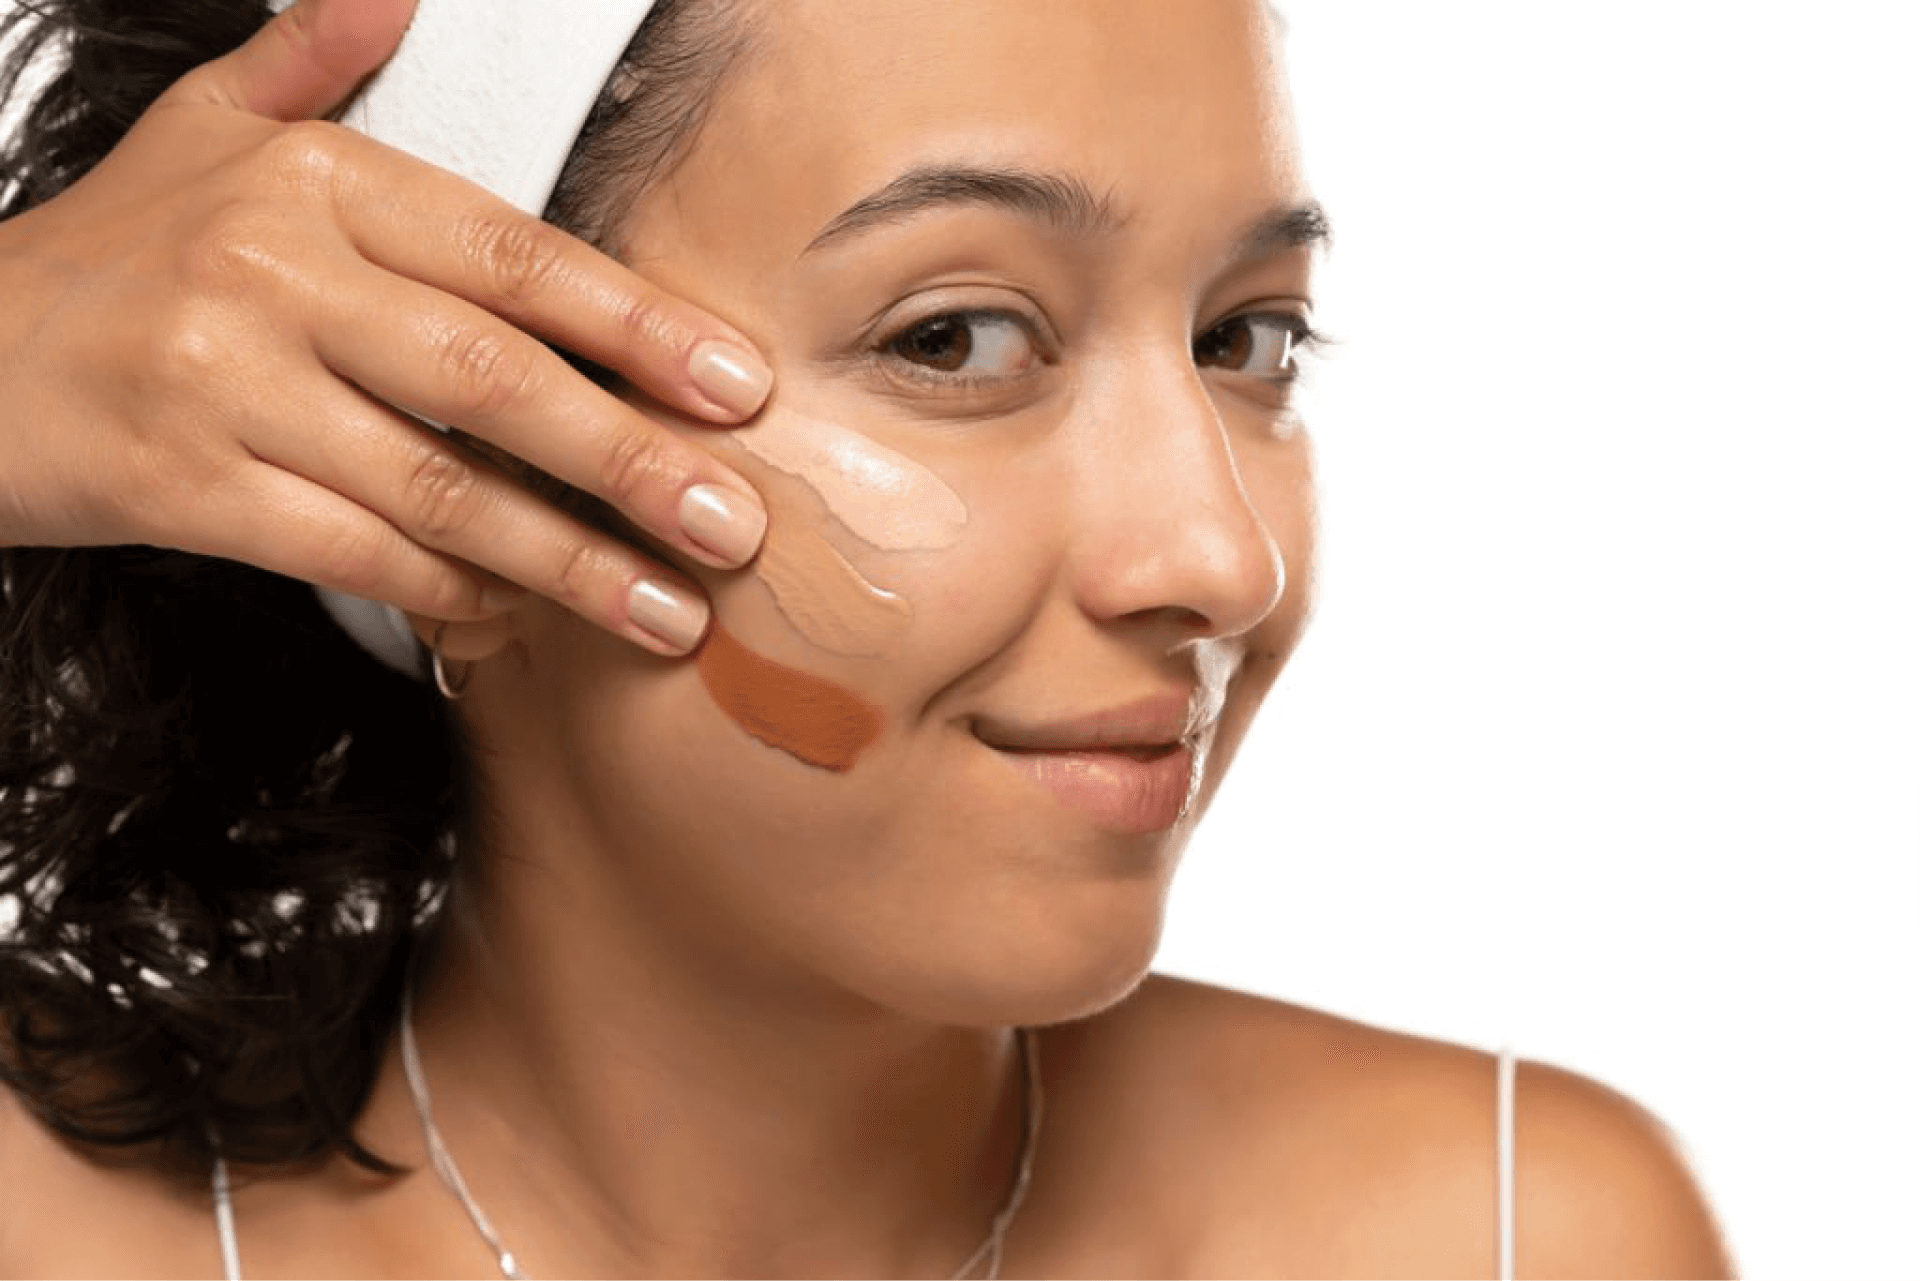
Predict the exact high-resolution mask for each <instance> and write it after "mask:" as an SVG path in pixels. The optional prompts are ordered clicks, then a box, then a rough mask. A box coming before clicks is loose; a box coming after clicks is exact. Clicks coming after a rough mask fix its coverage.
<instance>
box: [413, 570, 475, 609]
mask: <svg viewBox="0 0 1920 1281" xmlns="http://www.w3.org/2000/svg"><path fill="white" fill-rule="evenodd" d="M479 605H480V586H479V584H478V583H476V582H474V580H473V579H472V577H471V576H470V575H467V574H463V573H460V572H458V571H456V570H451V569H449V570H445V571H443V572H440V573H435V574H433V575H432V576H431V577H430V578H429V579H428V580H427V583H426V588H425V590H424V591H423V592H422V593H421V597H420V605H419V607H418V608H417V609H415V611H414V612H415V613H418V614H425V615H427V616H428V617H429V618H472V617H474V616H475V615H476V614H477V612H478V610H479Z"/></svg>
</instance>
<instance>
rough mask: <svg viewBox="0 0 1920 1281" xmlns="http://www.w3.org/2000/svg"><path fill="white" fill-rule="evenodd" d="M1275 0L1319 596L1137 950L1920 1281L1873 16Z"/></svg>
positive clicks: (1913, 210) (1909, 445)
mask: <svg viewBox="0 0 1920 1281" xmlns="http://www.w3.org/2000/svg"><path fill="white" fill-rule="evenodd" d="M4 2H5V0H0V4H4ZM1181 2H1183V3H1184V2H1188V0H1181ZM1286 8H1287V11H1288V13H1289V14H1290V16H1291V21H1292V30H1293V36H1292V40H1291V44H1292V54H1291V62H1292V69H1293V77H1294V84H1295V92H1296V95H1297V99H1298V107H1299V111H1300V115H1301V120H1302V126H1303V134H1304V142H1305V148H1306V157H1307V166H1308V170H1309V172H1310V174H1311V175H1312V178H1313V181H1314V186H1315V188H1316V190H1317V192H1318V194H1319V195H1320V196H1321V197H1322V199H1323V200H1324V201H1325V202H1326V204H1327V205H1328V207H1329V209H1330V211H1331V213H1332V216H1333V220H1334V224H1335V228H1336V235H1337V245H1336V248H1335V250H1334V253H1333V255H1332V256H1331V258H1330V259H1329V260H1328V263H1327V269H1326V271H1325V273H1324V275H1323V277H1322V286H1321V291H1320V292H1321V307H1320V313H1319V317H1320V321H1321V323H1322V326H1323V327H1324V328H1326V329H1329V330H1331V331H1332V332H1333V333H1334V334H1335V335H1336V336H1338V337H1339V338H1341V339H1342V343H1341V345H1340V347H1339V348H1338V349H1337V352H1336V354H1335V355H1334V356H1333V357H1332V358H1331V359H1329V360H1327V361H1326V362H1324V363H1322V364H1321V365H1320V366H1319V367H1318V368H1317V369H1316V370H1315V372H1314V374H1313V385H1312V387H1311V388H1310V391H1309V402H1310V404H1309V408H1310V414H1311V419H1312V422H1313V425H1314V431H1315V435H1316V437H1317V440H1318V449H1319V456H1320V465H1321V483H1322V493H1323V528H1324V548H1323V562H1322V575H1321V606H1320V610H1319V615H1318V618H1317V619H1316V621H1315V623H1314V625H1313V628H1312V630H1311V632H1310V633H1309V635H1308V638H1307V640H1306V641H1305V642H1304V644H1303V645H1302V647H1301V649H1300V651H1299V653H1298V654H1297V655H1296V657H1295V659H1294V662H1293V665H1292V667H1291V668H1290V669H1289V670H1288V672H1287V673H1286V675H1285V676H1284V677H1283V678H1282V682H1281V685H1280V687H1279V688H1278V690H1277V691H1276V693H1275V695H1274V697H1273V699H1272V701H1271V702H1270V704H1269V707H1268V709H1267V711H1266V712H1265V713H1264V716H1263V720H1262V722H1261V723H1260V724H1258V725H1257V726H1256V728H1255V730H1254V733H1253V736H1252V738H1251V739H1250V741H1249V743H1248V745H1247V747H1246V749H1245V750H1244V752H1243V754H1242V757H1241V759H1240V761H1239V763H1238V764H1237V766H1236V769H1235V773H1234V775H1233V776H1232V777H1231V778H1230V779H1229V781H1228V783H1227V786H1226V788H1225V789H1224V790H1223V792H1222V794H1221V796H1220V798H1219V800H1218V802H1217V804H1216V807H1215V810H1214V812H1213V813H1212V815H1211V816H1210V817H1209V818H1208V820H1207V823H1206V824H1205V825H1204V826H1203V828H1202V829H1201V832H1200V834H1199V836H1198V837H1197V838H1196V840H1195V843H1194V846H1193V848H1192V850H1191V852H1190V854H1189V856H1188V861H1187V865H1186V867H1185V868H1184V869H1183V871H1182V873H1181V882H1180V885H1179V887H1178V889H1177V890H1176V894H1175V901H1174V908H1173V915H1172V919H1171V922H1170V925H1169V931H1168V936H1167V941H1166V945H1165V948H1164V950H1163V952H1162V955H1161V968H1163V969H1167V970H1171V971H1174V972H1179V973H1185V974H1189V975H1193V976H1195V977H1200V978H1205V979H1208V980H1211V981H1215V982H1220V983H1226V984H1229V985H1233V986H1238V987H1244V988H1249V989H1253V990H1257V991H1261V992H1265V993H1269V994H1271V995H1274V996H1280V997H1284V998H1286V999H1289V1000H1294V1001H1299V1002H1303V1003H1306V1004H1311V1005H1317V1006H1321V1007H1324V1008H1328V1009H1331V1010H1335V1011H1337V1012H1340V1013H1343V1014H1346V1015H1349V1016H1352V1017H1357V1018H1361V1019H1365V1020H1368V1021H1372V1022H1378V1023H1384V1024H1388V1025H1391V1026H1395V1027H1399V1028H1403V1029H1408V1030H1412V1031H1417V1032H1421V1033H1425V1034H1429V1035H1434V1036H1441V1037H1445V1038H1447V1039H1451V1040H1464V1041H1469V1042H1473V1043H1477V1044H1481V1045H1484V1046H1487V1047H1489V1048H1491V1047H1494V1046H1497V1045H1498V1044H1500V1043H1501V1042H1503V1041H1504V1042H1510V1043H1512V1044H1513V1045H1514V1046H1515V1047H1516V1049H1517V1050H1519V1051H1520V1052H1521V1053H1523V1054H1525V1055H1527V1056H1530V1057H1534V1058H1539V1059H1545V1060H1550V1061H1553V1062H1557V1063H1561V1064H1564V1065H1566V1066H1570V1067H1574V1068H1576V1069H1578V1070H1581V1071H1584V1072H1587V1073H1589V1074H1591V1075H1593V1076H1596V1077H1598V1078H1600V1079H1602V1080H1604V1081H1607V1082H1608V1083H1610V1084H1612V1085H1614V1086H1615V1087H1617V1088H1619V1089H1621V1090H1624V1091H1625V1092H1627V1093H1629V1094H1631V1095H1633V1096H1634V1097H1635V1098H1637V1099H1639V1100H1640V1101H1641V1102H1643V1103H1645V1104H1646V1105H1647V1106H1648V1107H1650V1108H1651V1109H1652V1110H1653V1111H1654V1112H1656V1113H1657V1114H1658V1115H1660V1116H1661V1117H1662V1118H1663V1119H1665V1120H1666V1122H1667V1123H1668V1124H1669V1125H1670V1126H1671V1127H1672V1128H1673V1129H1674V1131H1675V1132H1676V1134H1677V1135H1678V1136H1679V1138H1680V1139H1681V1141H1682V1142H1683V1144H1684V1145H1685V1147H1686V1148H1687V1150H1688V1151H1689V1152H1690V1153H1691V1155H1692V1157H1693V1160H1694V1162H1695V1165H1696V1168H1697V1170H1698V1172H1699V1174H1700V1176H1701V1178H1702V1180H1703V1182H1704V1183H1705V1185H1706V1187H1707V1190H1708V1192H1709V1193H1710V1195H1711V1196H1712V1197H1713V1199H1714V1200H1715V1202H1716V1204H1717V1206H1718V1209H1719V1211H1720V1214H1721V1216H1722V1219H1723V1221H1724V1223H1725V1226H1726V1227H1727V1229H1728V1232H1729V1236H1730V1238H1731V1242H1732V1245H1733V1247H1734V1250H1735V1252H1736V1255H1737V1257H1738V1260H1739V1263H1740V1264H1741V1266H1742V1268H1743V1269H1744V1271H1745V1273H1746V1274H1747V1275H1748V1276H1751V1277H1757V1278H1771V1277H1799V1276H1805V1277H1813V1276H1818V1277H1831V1276H1856V1277H1868V1276H1878V1277H1895V1276H1904V1277H1913V1276H1920V1263H1916V1260H1915V1246H1914V1243H1913V1238H1912V1233H1911V1228H1910V1226H1909V1225H1910V1224H1911V1222H1912V1220H1913V1216H1914V1213H1915V1211H1916V1209H1917V1208H1920V1161H1917V1160H1916V1156H1915V1154H1916V1152H1920V1103H1917V1102H1916V1089H1917V1088H1920V1033H1917V1032H1916V1015H1915V1012H1914V1011H1915V1009H1916V1008H1920V1002H1916V1000H1915V998H1916V995H1920V928H1916V927H1917V925H1920V672H1917V671H1916V662H1915V659H1916V656H1917V655H1920V566H1917V565H1916V561H1917V560H1920V501H1916V496H1915V491H1916V487H1917V486H1920V410H1916V407H1915V406H1916V403H1917V402H1920V386H1916V379H1917V378H1920V362H1916V360H1915V353H1916V350H1917V349H1920V342H1917V340H1920V332H1917V328H1920V327H1917V326H1916V324H1915V322H1914V315H1915V308H1916V307H1920V269H1917V263H1916V251H1915V244H1916V240H1917V239H1920V201H1916V198H1915V196H1914V192H1913V187H1914V177H1913V175H1914V173H1915V170H1916V163H1915V153H1916V149H1917V148H1916V136H1917V135H1920V128H1917V126H1920V109H1917V108H1920V102H1916V96H1915V92H1914V90H1913V89H1912V88H1911V87H1909V86H1911V85H1913V84H1914V83H1915V82H1916V77H1915V75H1914V73H1912V72H1911V71H1910V70H1909V69H1908V68H1907V67H1906V66H1905V65H1903V62H1904V60H1906V59H1908V58H1910V57H1911V56H1912V53H1913V51H1914V50H1915V49H1916V47H1920V44H1917V43H1916V34H1920V33H1916V30H1915V26H1914V24H1913V22H1912V20H1911V19H1909V18H1908V17H1907V16H1906V14H1905V11H1904V7H1903V6H1901V5H1897V4H1893V3H1885V4H1879V5H1869V4H1832V3H1829V4H1826V5H1823V6H1820V7H1819V8H1818V9H1817V10H1816V9H1815V8H1814V7H1812V6H1806V5H1798V6H1789V5H1785V4H1755V3H1744V4H1732V3H1724V4H1723V3H1703V2H1699V0H1695V2H1693V3H1687V2H1684V0H1682V2H1680V3H1672V2H1669V3H1650V2H1647V0H1638V2H1622V0H1612V2H1611V3H1608V4H1605V5H1599V6H1593V5H1572V4H1566V3H1542V2H1541V0H1530V2H1527V3H1521V2H1518V0H1509V2H1507V3H1498V2H1495V0H1422V2H1419V3H1415V2H1412V0H1403V2H1398V3H1386V2H1381V0H1372V2H1370V0H1290V3H1288V4H1287V5H1286ZM1488 1088H1489V1090H1491V1088H1492V1082H1491V1079H1489V1082H1488ZM1489 1212H1490V1213H1491V1206H1490V1207H1489Z"/></svg>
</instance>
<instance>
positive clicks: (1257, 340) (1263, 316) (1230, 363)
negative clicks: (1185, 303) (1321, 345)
mask: <svg viewBox="0 0 1920 1281" xmlns="http://www.w3.org/2000/svg"><path fill="white" fill-rule="evenodd" d="M1319 337H1320V335H1319V334H1318V333H1316V332H1315V331H1314V329H1313V326H1311V325H1309V324H1308V323H1307V322H1306V320H1305V319H1303V318H1302V317H1300V316H1296V315H1294V314H1292V313H1291V312H1284V311H1256V312H1248V313H1247V314H1245V315H1241V316H1233V317H1231V318H1229V319H1227V320H1223V321H1221V322H1220V323H1219V324H1217V325H1215V326H1214V327H1213V328H1212V329H1209V330H1208V331H1207V332H1206V333H1204V334H1202V335H1201V336H1200V337H1199V338H1198V339H1197V340H1195V342H1194V344H1193V358H1194V360H1195V362H1196V363H1198V364H1202V365H1218V366H1220V367H1221V368H1224V369H1228V370H1231V371H1233V372H1234V373H1244V374H1253V375H1256V376H1257V377H1261V378H1265V379H1267V380H1269V381H1271V382H1292V381H1293V378H1294V375H1295V374H1296V373H1298V372H1299V357H1300V353H1301V352H1302V351H1305V350H1306V349H1307V348H1308V347H1309V346H1311V345H1312V344H1313V343H1315V342H1317V341H1319Z"/></svg>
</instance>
